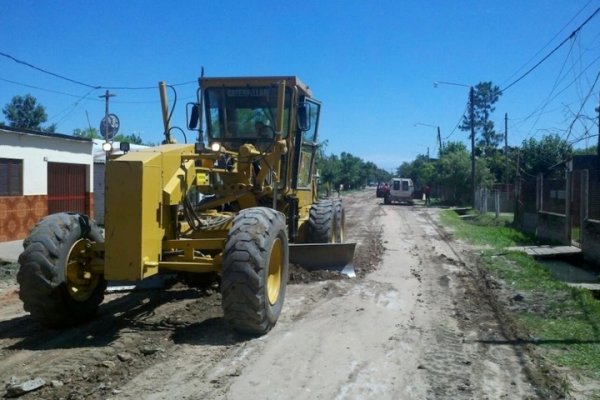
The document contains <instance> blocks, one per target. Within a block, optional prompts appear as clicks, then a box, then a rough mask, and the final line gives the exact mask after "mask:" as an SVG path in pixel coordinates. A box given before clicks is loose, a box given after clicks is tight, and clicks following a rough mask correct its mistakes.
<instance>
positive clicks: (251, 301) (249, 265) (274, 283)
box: [221, 207, 289, 335]
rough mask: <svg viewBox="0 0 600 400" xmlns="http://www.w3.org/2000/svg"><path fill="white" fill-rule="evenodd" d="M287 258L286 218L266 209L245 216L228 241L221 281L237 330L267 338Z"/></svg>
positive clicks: (279, 301) (230, 318)
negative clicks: (263, 335) (264, 335)
mask: <svg viewBox="0 0 600 400" xmlns="http://www.w3.org/2000/svg"><path fill="white" fill-rule="evenodd" d="M288 258H289V255H288V239H287V233H286V226H285V217H284V215H283V214H282V213H280V212H277V211H275V210H273V209H270V208H264V207H255V208H248V209H244V210H241V211H240V213H239V214H238V215H237V216H236V217H235V219H234V222H233V226H232V228H231V230H230V231H229V235H228V237H227V242H226V244H225V250H224V255H223V267H222V277H221V294H222V297H223V300H222V307H223V312H224V316H225V319H226V320H227V321H228V322H229V324H230V325H231V326H232V327H233V328H234V329H235V330H237V331H240V332H243V333H247V334H251V335H262V334H265V333H267V332H268V331H269V330H271V328H273V326H275V323H276V322H277V319H278V318H279V314H280V313H281V308H282V307H283V301H284V298H285V289H286V285H287V278H288Z"/></svg>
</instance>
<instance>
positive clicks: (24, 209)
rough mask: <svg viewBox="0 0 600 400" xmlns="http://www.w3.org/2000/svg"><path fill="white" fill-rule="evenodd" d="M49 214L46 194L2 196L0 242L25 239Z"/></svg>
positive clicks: (0, 202)
mask: <svg viewBox="0 0 600 400" xmlns="http://www.w3.org/2000/svg"><path fill="white" fill-rule="evenodd" d="M47 214H48V201H47V196H45V195H34V196H14V197H12V196H8V197H0V242H4V241H9V240H19V239H24V238H25V237H26V236H27V234H28V233H29V230H30V229H31V228H33V226H34V225H35V224H36V222H37V221H39V220H40V219H42V218H43V217H44V216H46V215H47Z"/></svg>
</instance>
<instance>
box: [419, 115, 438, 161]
mask: <svg viewBox="0 0 600 400" xmlns="http://www.w3.org/2000/svg"><path fill="white" fill-rule="evenodd" d="M419 125H420V126H429V127H431V128H436V129H437V141H438V146H439V149H440V150H439V155H441V154H442V135H441V133H440V126H439V125H431V124H424V123H422V122H416V123H415V124H414V126H419Z"/></svg>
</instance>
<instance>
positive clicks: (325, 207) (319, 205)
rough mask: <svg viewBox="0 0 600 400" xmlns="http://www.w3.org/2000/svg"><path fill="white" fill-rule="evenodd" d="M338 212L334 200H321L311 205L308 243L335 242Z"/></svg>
mask: <svg viewBox="0 0 600 400" xmlns="http://www.w3.org/2000/svg"><path fill="white" fill-rule="evenodd" d="M335 226H336V214H335V205H334V203H333V201H332V200H330V199H327V200H320V201H317V202H316V203H314V204H313V205H312V206H311V207H310V212H309V216H308V226H307V230H306V235H307V237H306V242H307V243H335V241H336V237H335V236H336V235H335Z"/></svg>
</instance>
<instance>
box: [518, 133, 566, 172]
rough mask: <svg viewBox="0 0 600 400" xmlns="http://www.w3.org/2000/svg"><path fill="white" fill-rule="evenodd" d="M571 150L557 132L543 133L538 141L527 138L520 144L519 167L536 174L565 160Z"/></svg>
mask: <svg viewBox="0 0 600 400" xmlns="http://www.w3.org/2000/svg"><path fill="white" fill-rule="evenodd" d="M572 152H573V149H572V147H571V145H570V144H569V143H567V142H566V141H565V140H563V139H561V138H560V136H558V135H557V134H552V135H545V136H543V137H542V139H540V140H539V141H538V140H536V139H534V138H529V139H527V140H524V141H523V144H522V146H521V154H520V159H521V162H520V167H521V169H522V170H523V171H524V172H525V173H527V174H530V175H537V174H538V173H540V172H545V171H547V170H548V169H549V168H550V167H552V166H554V165H556V164H558V163H560V162H562V161H564V160H566V159H567V158H568V157H569V156H570V155H571V154H572Z"/></svg>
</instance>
